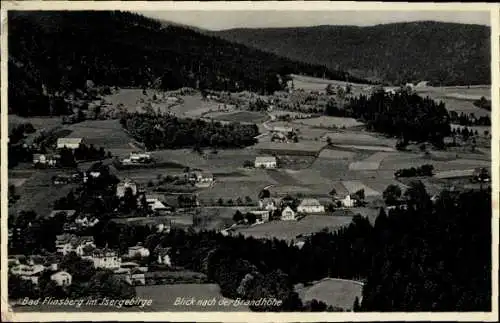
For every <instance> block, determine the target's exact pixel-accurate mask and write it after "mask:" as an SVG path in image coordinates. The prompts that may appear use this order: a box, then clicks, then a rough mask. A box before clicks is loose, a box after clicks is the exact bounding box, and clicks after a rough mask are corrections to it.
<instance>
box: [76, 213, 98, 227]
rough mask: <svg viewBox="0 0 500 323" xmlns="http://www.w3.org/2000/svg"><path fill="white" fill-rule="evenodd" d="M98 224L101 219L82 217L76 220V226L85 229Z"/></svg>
mask: <svg viewBox="0 0 500 323" xmlns="http://www.w3.org/2000/svg"><path fill="white" fill-rule="evenodd" d="M97 223H99V219H98V218H96V217H95V216H86V215H80V216H78V217H77V218H76V219H75V224H77V225H78V226H79V227H84V228H91V227H93V226H95V225H96V224H97Z"/></svg>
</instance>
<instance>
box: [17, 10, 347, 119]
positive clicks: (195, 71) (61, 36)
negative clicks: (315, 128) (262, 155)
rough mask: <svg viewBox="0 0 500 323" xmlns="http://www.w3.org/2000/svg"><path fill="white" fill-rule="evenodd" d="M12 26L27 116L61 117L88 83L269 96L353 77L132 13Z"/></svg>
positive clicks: (66, 15)
mask: <svg viewBox="0 0 500 323" xmlns="http://www.w3.org/2000/svg"><path fill="white" fill-rule="evenodd" d="M8 19H9V37H8V41H9V64H8V66H9V109H10V110H9V111H10V112H12V113H18V114H23V115H32V114H36V115H47V114H50V113H57V112H56V110H58V109H56V106H59V105H60V103H62V102H64V101H63V100H62V99H61V98H62V97H64V94H65V93H68V92H72V91H75V90H77V89H84V88H85V86H86V84H88V82H87V81H88V80H91V81H92V83H93V84H95V85H97V86H101V85H110V86H122V87H161V88H164V89H177V88H180V87H184V86H189V87H200V88H208V89H214V90H227V91H236V90H252V91H256V92H262V93H265V92H272V91H274V90H278V89H281V88H283V87H284V86H285V85H286V76H287V75H288V74H290V73H299V72H300V73H304V74H306V75H311V76H320V75H321V76H322V75H323V74H324V73H326V76H327V77H328V78H332V79H339V80H345V79H346V78H347V77H348V75H347V73H344V72H342V71H337V70H334V69H329V68H326V67H324V66H322V65H311V64H308V63H301V62H297V61H293V60H290V59H287V58H282V57H279V56H276V55H275V54H271V53H266V52H263V51H260V50H257V49H251V48H248V47H246V46H244V45H240V44H234V43H231V42H228V41H225V40H222V39H220V38H218V37H212V36H207V35H203V34H200V33H199V32H197V31H195V30H192V29H188V28H184V27H181V26H173V25H167V26H166V25H164V24H162V23H160V22H159V21H156V20H154V19H150V18H146V17H144V16H141V15H138V14H133V13H129V12H117V11H93V12H89V11H60V12H50V11H44V12H42V11H37V12H33V11H32V12H27V11H22V12H21V11H9V15H8ZM351 79H352V77H351Z"/></svg>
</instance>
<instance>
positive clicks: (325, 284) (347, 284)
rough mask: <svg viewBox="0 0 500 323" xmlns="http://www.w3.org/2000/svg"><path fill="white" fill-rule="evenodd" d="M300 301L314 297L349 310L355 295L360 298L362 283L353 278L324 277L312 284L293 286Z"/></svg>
mask: <svg viewBox="0 0 500 323" xmlns="http://www.w3.org/2000/svg"><path fill="white" fill-rule="evenodd" d="M295 291H296V292H297V293H298V294H299V297H300V298H301V299H302V302H307V301H311V300H313V299H316V300H318V301H321V302H324V303H325V304H327V305H331V306H334V307H340V308H343V309H346V310H351V309H352V306H353V304H354V300H355V299H356V297H357V298H358V299H359V300H361V298H362V293H363V284H362V283H360V282H357V281H353V280H345V279H335V278H325V279H322V280H320V281H317V282H314V283H313V284H312V286H309V287H305V286H304V285H302V284H299V285H296V286H295Z"/></svg>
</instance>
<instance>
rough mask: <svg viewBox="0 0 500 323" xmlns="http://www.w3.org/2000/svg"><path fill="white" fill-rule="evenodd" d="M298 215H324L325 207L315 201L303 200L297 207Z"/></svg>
mask: <svg viewBox="0 0 500 323" xmlns="http://www.w3.org/2000/svg"><path fill="white" fill-rule="evenodd" d="M297 211H298V212H299V213H324V212H325V207H324V206H323V205H321V204H320V203H319V201H318V200H316V199H303V200H302V202H300V204H299V206H298V207H297Z"/></svg>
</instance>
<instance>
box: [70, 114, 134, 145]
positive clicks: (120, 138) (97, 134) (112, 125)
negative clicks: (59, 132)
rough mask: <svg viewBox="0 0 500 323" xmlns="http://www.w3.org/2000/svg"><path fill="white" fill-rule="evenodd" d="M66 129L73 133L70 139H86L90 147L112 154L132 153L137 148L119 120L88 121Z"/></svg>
mask: <svg viewBox="0 0 500 323" xmlns="http://www.w3.org/2000/svg"><path fill="white" fill-rule="evenodd" d="M66 128H67V129H70V130H71V131H72V133H71V134H70V135H69V137H76V138H80V137H81V138H84V140H85V141H86V142H87V144H88V145H90V144H93V145H94V146H95V147H104V148H105V150H110V151H112V152H113V150H114V149H118V150H124V149H125V150H129V149H130V151H132V150H134V149H135V148H134V147H136V146H134V145H136V143H135V142H134V140H133V139H132V138H130V137H129V136H128V135H127V134H126V133H125V131H124V130H123V128H122V126H121V125H120V122H119V121H118V120H86V121H83V122H80V123H76V124H72V125H69V126H67V127H66Z"/></svg>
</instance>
